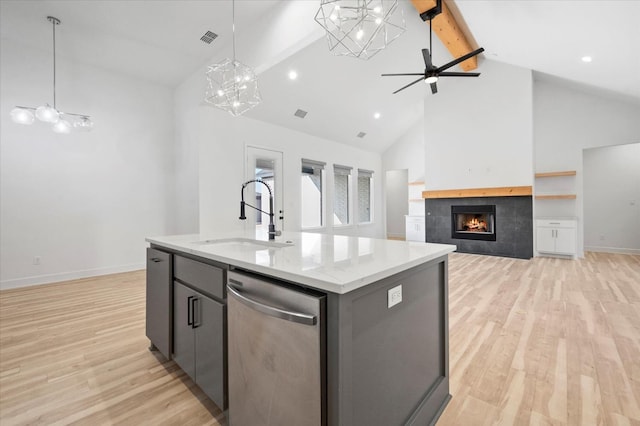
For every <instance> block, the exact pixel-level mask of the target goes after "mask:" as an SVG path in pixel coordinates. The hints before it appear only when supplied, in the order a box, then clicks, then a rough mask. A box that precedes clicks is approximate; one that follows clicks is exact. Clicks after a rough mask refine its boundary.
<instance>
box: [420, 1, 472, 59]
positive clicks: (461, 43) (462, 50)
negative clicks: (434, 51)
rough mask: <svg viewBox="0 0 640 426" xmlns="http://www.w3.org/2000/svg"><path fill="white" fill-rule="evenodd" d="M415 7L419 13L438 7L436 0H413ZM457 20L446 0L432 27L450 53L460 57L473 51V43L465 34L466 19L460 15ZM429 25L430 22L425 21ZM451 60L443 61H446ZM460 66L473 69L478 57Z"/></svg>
mask: <svg viewBox="0 0 640 426" xmlns="http://www.w3.org/2000/svg"><path fill="white" fill-rule="evenodd" d="M411 3H412V4H413V7H415V9H416V10H417V11H418V13H424V12H426V11H427V10H430V9H433V8H434V7H436V0H411ZM458 20H461V22H460V23H458V21H457V20H456V18H455V16H454V13H452V11H451V8H450V7H449V6H448V5H447V3H446V2H445V1H443V2H442V12H441V13H440V14H439V15H438V16H436V17H435V18H433V22H432V28H433V32H434V33H435V34H436V35H437V36H438V38H439V39H440V41H441V42H442V44H444V46H445V47H446V48H447V49H448V50H449V53H451V55H452V56H453V59H455V58H459V57H460V56H462V55H466V54H467V53H469V52H471V51H473V50H474V49H473V47H472V43H471V42H470V40H469V38H470V37H469V38H468V37H467V36H466V35H465V33H464V31H463V29H462V28H466V25H465V24H464V20H463V19H462V17H461V16H458ZM425 23H426V24H427V25H429V23H428V22H425ZM446 62H449V61H445V62H443V64H444V63H446ZM459 66H460V68H462V69H463V70H464V71H471V70H474V69H476V68H478V57H477V56H474V57H473V58H469V59H467V60H466V61H464V62H462V63H460V64H459Z"/></svg>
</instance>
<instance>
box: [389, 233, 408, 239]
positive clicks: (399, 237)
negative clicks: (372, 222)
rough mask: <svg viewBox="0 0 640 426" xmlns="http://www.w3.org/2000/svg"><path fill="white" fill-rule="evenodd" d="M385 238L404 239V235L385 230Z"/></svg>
mask: <svg viewBox="0 0 640 426" xmlns="http://www.w3.org/2000/svg"><path fill="white" fill-rule="evenodd" d="M387 238H388V239H393V240H404V239H405V235H404V233H402V234H399V233H396V232H387Z"/></svg>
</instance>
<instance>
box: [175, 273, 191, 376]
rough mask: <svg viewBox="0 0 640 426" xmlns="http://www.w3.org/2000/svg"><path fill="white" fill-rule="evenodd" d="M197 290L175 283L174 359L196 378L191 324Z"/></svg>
mask: <svg viewBox="0 0 640 426" xmlns="http://www.w3.org/2000/svg"><path fill="white" fill-rule="evenodd" d="M195 295H196V292H195V291H193V290H191V289H190V288H188V287H186V286H184V285H182V284H180V283H179V282H174V283H173V359H174V360H175V362H176V363H177V364H178V365H179V366H180V368H182V370H183V371H184V372H185V373H187V374H188V375H189V377H191V378H192V379H194V380H195V378H196V360H195V336H194V332H193V328H192V326H191V324H190V323H191V322H192V320H191V319H192V315H191V310H192V309H191V308H192V306H193V302H192V300H193V298H194V297H195Z"/></svg>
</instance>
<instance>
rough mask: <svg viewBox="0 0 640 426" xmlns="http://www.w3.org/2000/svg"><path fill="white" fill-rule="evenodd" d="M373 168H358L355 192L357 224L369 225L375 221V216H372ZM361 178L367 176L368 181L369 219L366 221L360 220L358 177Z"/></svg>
mask: <svg viewBox="0 0 640 426" xmlns="http://www.w3.org/2000/svg"><path fill="white" fill-rule="evenodd" d="M373 173H374V171H373V170H367V169H358V177H357V180H356V193H357V200H356V203H357V206H358V225H369V224H372V223H374V221H375V216H374V208H373V207H374V180H373ZM361 178H367V179H368V181H369V206H368V209H369V220H368V221H364V222H362V221H360V213H361V211H360V206H361V204H360V179H361Z"/></svg>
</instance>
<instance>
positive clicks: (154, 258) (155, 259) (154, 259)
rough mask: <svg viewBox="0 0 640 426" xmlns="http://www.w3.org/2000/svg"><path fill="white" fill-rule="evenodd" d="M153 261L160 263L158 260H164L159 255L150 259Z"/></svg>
mask: <svg viewBox="0 0 640 426" xmlns="http://www.w3.org/2000/svg"><path fill="white" fill-rule="evenodd" d="M149 260H150V261H152V262H155V263H158V262H162V259H160V258H158V257H152V258H151V259H149Z"/></svg>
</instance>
